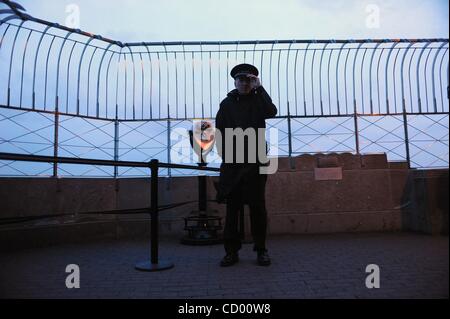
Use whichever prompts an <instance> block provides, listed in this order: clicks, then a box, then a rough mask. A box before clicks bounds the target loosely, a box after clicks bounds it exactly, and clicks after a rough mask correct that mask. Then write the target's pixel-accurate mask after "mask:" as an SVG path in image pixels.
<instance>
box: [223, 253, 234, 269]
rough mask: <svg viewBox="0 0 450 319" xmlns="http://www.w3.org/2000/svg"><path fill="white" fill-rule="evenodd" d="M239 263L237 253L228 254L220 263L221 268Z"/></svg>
mask: <svg viewBox="0 0 450 319" xmlns="http://www.w3.org/2000/svg"><path fill="white" fill-rule="evenodd" d="M238 261H239V255H238V254H237V253H234V254H227V255H226V256H225V257H223V259H222V261H221V262H220V266H222V267H229V266H233V265H234V264H235V263H237V262H238Z"/></svg>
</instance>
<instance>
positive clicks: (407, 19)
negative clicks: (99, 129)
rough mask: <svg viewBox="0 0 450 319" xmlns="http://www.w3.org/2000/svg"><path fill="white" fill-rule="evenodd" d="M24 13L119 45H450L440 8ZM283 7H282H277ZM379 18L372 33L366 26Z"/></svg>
mask: <svg viewBox="0 0 450 319" xmlns="http://www.w3.org/2000/svg"><path fill="white" fill-rule="evenodd" d="M18 2H19V3H21V4H22V5H23V6H24V7H25V9H27V11H28V13H29V14H31V15H33V16H36V17H40V18H43V19H46V20H50V21H55V22H58V23H60V24H65V22H66V19H67V16H68V15H69V13H66V8H67V6H68V5H70V4H76V5H77V6H78V7H79V10H80V28H81V29H82V30H85V31H88V32H91V33H95V34H101V35H103V36H106V37H110V38H112V39H114V40H119V41H122V42H135V41H136V42H137V41H148V42H152V41H167V42H168V41H190V40H192V41H206V40H211V41H213V40H263V39H356V38H364V39H365V38H434V37H442V38H448V37H449V29H448V21H449V4H448V1H447V0H321V1H317V0H284V1H276V0H265V1H262V0H247V1H241V0H229V1H214V0H189V1H187V0H164V1H161V0H159V1H157V0H127V1H121V0H108V1H106V0H79V1H73V0H72V1H71V0H63V1H61V0H58V1H56V0H21V1H18ZM281 4H282V5H281ZM374 6H375V8H378V9H375V10H379V27H378V28H368V27H367V23H366V22H367V20H368V19H369V18H370V15H371V14H376V12H375V11H373V10H374V9H372V8H374Z"/></svg>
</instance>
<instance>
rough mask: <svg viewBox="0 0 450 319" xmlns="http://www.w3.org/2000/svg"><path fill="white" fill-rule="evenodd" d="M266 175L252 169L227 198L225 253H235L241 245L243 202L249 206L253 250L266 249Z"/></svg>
mask: <svg viewBox="0 0 450 319" xmlns="http://www.w3.org/2000/svg"><path fill="white" fill-rule="evenodd" d="M266 182H267V175H261V174H259V170H258V169H256V170H255V171H252V172H250V173H248V174H246V175H245V176H243V178H242V179H241V181H240V182H239V184H238V185H237V187H235V188H234V189H233V190H232V192H231V193H230V195H229V196H228V198H227V215H226V221H225V229H224V245H225V251H226V252H227V253H236V252H238V251H239V250H240V249H241V247H242V243H241V237H240V233H239V227H238V225H239V211H240V209H241V207H243V205H244V204H248V205H249V208H250V221H251V233H252V237H253V241H254V244H255V245H254V250H255V251H264V250H265V249H266V233H267V211H266V201H265V190H266Z"/></svg>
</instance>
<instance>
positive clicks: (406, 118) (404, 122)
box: [402, 99, 411, 168]
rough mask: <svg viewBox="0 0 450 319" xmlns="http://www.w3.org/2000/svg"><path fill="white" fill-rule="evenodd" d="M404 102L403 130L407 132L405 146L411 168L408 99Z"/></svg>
mask: <svg viewBox="0 0 450 319" xmlns="http://www.w3.org/2000/svg"><path fill="white" fill-rule="evenodd" d="M402 103H403V130H404V133H405V148H406V161H407V162H408V168H411V157H410V153H409V136H408V116H407V115H406V101H405V99H403V100H402Z"/></svg>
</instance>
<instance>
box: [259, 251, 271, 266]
mask: <svg viewBox="0 0 450 319" xmlns="http://www.w3.org/2000/svg"><path fill="white" fill-rule="evenodd" d="M257 260H258V265H260V266H270V264H271V260H270V257H269V254H268V253H267V251H260V252H258V259H257Z"/></svg>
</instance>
